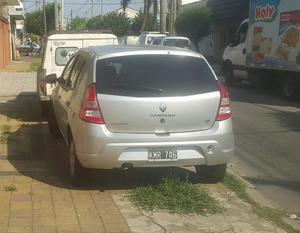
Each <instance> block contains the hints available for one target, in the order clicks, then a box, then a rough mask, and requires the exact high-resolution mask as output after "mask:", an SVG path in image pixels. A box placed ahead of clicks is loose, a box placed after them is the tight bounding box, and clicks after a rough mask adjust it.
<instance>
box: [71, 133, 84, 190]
mask: <svg viewBox="0 0 300 233" xmlns="http://www.w3.org/2000/svg"><path fill="white" fill-rule="evenodd" d="M68 155H69V156H68V175H69V180H70V183H71V184H72V185H73V186H79V185H81V184H82V177H83V175H84V174H85V172H86V169H85V168H84V167H82V165H81V164H80V162H79V160H78V158H77V155H76V149H75V145H74V142H73V140H72V139H71V140H70V142H69V154H68Z"/></svg>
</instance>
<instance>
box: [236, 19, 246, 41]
mask: <svg viewBox="0 0 300 233" xmlns="http://www.w3.org/2000/svg"><path fill="white" fill-rule="evenodd" d="M247 32H248V22H246V23H243V24H242V25H241V26H240V27H239V29H238V30H237V32H236V36H235V37H236V38H235V40H236V43H238V44H241V43H244V42H245V41H246V38H247Z"/></svg>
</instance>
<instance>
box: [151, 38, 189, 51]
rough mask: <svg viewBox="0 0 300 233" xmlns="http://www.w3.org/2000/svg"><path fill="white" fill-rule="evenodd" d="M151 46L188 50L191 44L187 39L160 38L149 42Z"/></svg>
mask: <svg viewBox="0 0 300 233" xmlns="http://www.w3.org/2000/svg"><path fill="white" fill-rule="evenodd" d="M151 44H152V45H161V46H172V47H178V48H187V49H188V48H190V46H191V42H190V40H189V38H187V37H181V36H160V37H155V38H154V39H153V41H152V42H151Z"/></svg>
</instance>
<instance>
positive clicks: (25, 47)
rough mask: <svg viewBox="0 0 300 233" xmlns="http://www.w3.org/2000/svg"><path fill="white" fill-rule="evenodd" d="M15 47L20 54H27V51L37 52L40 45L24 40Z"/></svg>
mask: <svg viewBox="0 0 300 233" xmlns="http://www.w3.org/2000/svg"><path fill="white" fill-rule="evenodd" d="M16 49H18V50H19V52H20V54H23V55H24V54H26V55H28V54H29V53H39V52H40V50H41V46H40V45H39V44H36V43H34V42H31V41H25V42H24V44H21V45H19V46H17V47H16Z"/></svg>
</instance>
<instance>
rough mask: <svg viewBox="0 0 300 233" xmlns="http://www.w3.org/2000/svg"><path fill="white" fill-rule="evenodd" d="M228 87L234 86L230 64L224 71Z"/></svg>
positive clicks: (225, 66) (226, 65)
mask: <svg viewBox="0 0 300 233" xmlns="http://www.w3.org/2000/svg"><path fill="white" fill-rule="evenodd" d="M223 73H224V77H225V84H226V86H232V85H233V83H234V76H233V69H232V66H231V65H230V64H225V65H224V69H223Z"/></svg>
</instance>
